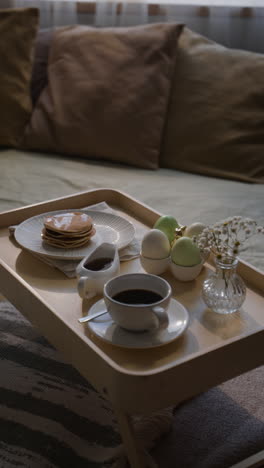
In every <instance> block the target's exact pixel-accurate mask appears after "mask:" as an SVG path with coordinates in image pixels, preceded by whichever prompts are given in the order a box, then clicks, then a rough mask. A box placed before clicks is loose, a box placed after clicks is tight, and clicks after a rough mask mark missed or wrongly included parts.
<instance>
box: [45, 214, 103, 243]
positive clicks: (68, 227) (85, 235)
mask: <svg viewBox="0 0 264 468" xmlns="http://www.w3.org/2000/svg"><path fill="white" fill-rule="evenodd" d="M94 234H95V228H94V226H93V220H92V218H91V216H88V215H87V214H86V213H81V212H71V213H61V214H57V215H54V216H49V217H47V218H45V220H44V229H43V230H42V239H43V240H44V241H45V242H47V244H49V245H52V247H58V248H59V249H73V248H77V247H82V246H83V245H85V244H87V242H89V240H90V239H91V237H92V236H93V235H94Z"/></svg>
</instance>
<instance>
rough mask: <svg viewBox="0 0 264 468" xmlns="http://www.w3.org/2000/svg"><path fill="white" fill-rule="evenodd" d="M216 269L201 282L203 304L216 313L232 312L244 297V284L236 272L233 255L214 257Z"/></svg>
mask: <svg viewBox="0 0 264 468" xmlns="http://www.w3.org/2000/svg"><path fill="white" fill-rule="evenodd" d="M215 263H216V271H215V273H213V274H212V275H211V276H210V277H209V278H208V279H206V280H205V281H204V283H203V287H202V296H203V300H204V302H205V304H206V305H207V306H208V307H209V308H210V309H212V310H213V311H214V312H217V313H218V314H232V313H233V312H236V311H238V310H239V309H240V307H241V306H242V304H243V302H244V300H245V298H246V286H245V283H244V281H243V280H242V278H241V277H240V276H239V275H238V274H237V272H236V269H237V264H238V260H237V258H235V257H226V258H222V259H221V260H220V259H217V258H216V259H215Z"/></svg>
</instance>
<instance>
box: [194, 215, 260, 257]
mask: <svg viewBox="0 0 264 468" xmlns="http://www.w3.org/2000/svg"><path fill="white" fill-rule="evenodd" d="M255 234H264V227H263V226H258V225H257V222H256V221H255V220H254V219H251V218H242V217H241V216H233V217H232V218H227V219H224V220H223V221H218V222H217V223H215V224H213V225H212V226H208V227H206V228H205V229H204V230H203V231H202V232H201V234H200V235H199V236H197V237H196V238H195V242H196V244H197V245H198V247H199V249H200V250H201V251H203V252H205V250H207V251H208V250H211V251H212V252H213V253H214V254H215V255H216V256H217V258H222V257H223V255H224V256H225V257H226V256H236V255H238V254H239V251H241V250H242V249H243V250H244V249H245V247H244V246H243V244H244V242H245V241H246V240H248V239H249V238H250V237H252V236H253V235H255Z"/></svg>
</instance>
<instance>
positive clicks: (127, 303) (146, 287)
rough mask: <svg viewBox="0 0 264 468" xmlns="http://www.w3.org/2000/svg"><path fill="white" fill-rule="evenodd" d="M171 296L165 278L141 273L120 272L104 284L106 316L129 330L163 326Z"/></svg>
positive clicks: (152, 328)
mask: <svg viewBox="0 0 264 468" xmlns="http://www.w3.org/2000/svg"><path fill="white" fill-rule="evenodd" d="M171 295H172V291H171V287H170V285H169V283H168V282H167V281H166V280H164V279H163V278H160V277H159V276H156V275H150V274H144V273H131V274H127V275H121V276H118V277H115V278H113V279H111V280H109V281H108V282H107V283H106V284H105V286H104V300H105V304H106V307H107V310H108V313H109V315H110V316H111V318H112V319H113V320H114V322H115V323H116V324H117V325H119V326H120V327H122V328H125V329H126V330H130V331H145V330H155V329H158V328H160V327H166V326H167V325H168V315H167V312H166V311H167V308H168V306H169V303H170V299H171Z"/></svg>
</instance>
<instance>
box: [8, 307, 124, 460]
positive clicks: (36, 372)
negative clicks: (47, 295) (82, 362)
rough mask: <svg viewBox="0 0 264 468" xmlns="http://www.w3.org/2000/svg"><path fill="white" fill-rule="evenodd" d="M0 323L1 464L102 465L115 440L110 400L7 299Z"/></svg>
mask: <svg viewBox="0 0 264 468" xmlns="http://www.w3.org/2000/svg"><path fill="white" fill-rule="evenodd" d="M0 324H1V327H0V330H1V331H0V467H1V468H9V467H19V468H20V467H26V468H37V467H38V468H55V467H56V468H58V467H61V468H68V467H69V468H73V467H78V468H84V467H85V468H88V467H89V468H97V467H102V466H103V465H104V463H103V461H104V460H105V459H109V458H111V455H112V454H114V452H115V447H117V446H118V445H119V444H120V436H119V433H118V429H117V423H116V421H115V419H114V414H113V412H112V409H111V406H110V405H109V403H108V402H107V401H105V400H104V399H103V398H102V397H101V396H100V395H99V394H98V393H97V392H96V391H95V389H94V388H93V387H92V386H91V385H89V383H88V382H87V381H86V380H85V379H84V378H82V377H81V376H80V374H79V373H78V372H77V371H76V370H75V369H74V368H73V367H72V366H70V365H69V364H67V363H66V362H65V361H64V360H63V359H62V357H61V355H60V353H59V352H58V351H56V350H55V349H54V348H53V347H52V346H51V345H50V344H49V343H48V342H47V341H46V340H45V339H44V338H43V337H42V336H41V335H40V334H39V333H38V332H37V331H36V330H35V329H34V328H33V327H32V326H31V325H30V323H29V322H28V321H27V320H26V319H25V318H23V316H22V315H21V314H20V313H19V312H18V311H17V310H16V309H14V308H13V307H12V305H11V304H9V303H8V302H2V303H1V302H0Z"/></svg>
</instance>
